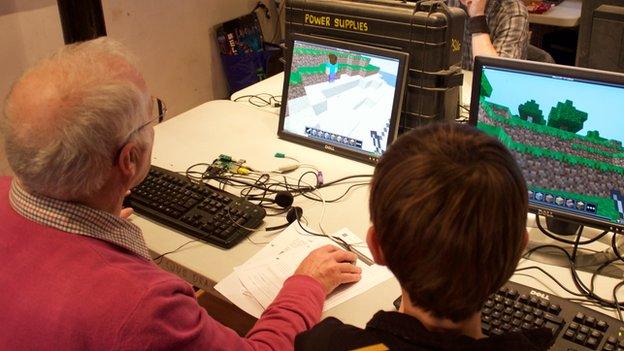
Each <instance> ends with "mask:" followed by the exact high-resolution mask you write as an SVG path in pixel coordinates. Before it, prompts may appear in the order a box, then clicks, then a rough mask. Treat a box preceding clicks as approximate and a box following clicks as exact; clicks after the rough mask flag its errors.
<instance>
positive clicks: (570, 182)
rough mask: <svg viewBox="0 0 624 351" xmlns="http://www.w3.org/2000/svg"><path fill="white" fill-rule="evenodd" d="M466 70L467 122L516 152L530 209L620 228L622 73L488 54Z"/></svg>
mask: <svg viewBox="0 0 624 351" xmlns="http://www.w3.org/2000/svg"><path fill="white" fill-rule="evenodd" d="M473 74H474V77H473V83H472V84H473V86H472V98H471V106H470V123H472V124H475V125H476V126H477V127H478V128H479V129H480V130H482V131H484V132H486V133H487V134H490V135H493V136H495V137H497V138H498V139H499V140H500V141H502V142H503V144H505V145H506V146H507V147H508V148H509V150H510V151H511V152H512V154H513V155H514V156H515V158H516V160H517V161H518V164H519V165H520V168H521V169H522V171H523V174H524V177H525V179H526V182H527V187H528V191H529V208H530V210H531V211H533V212H535V213H537V214H538V215H542V216H546V217H547V218H555V219H562V220H565V221H572V222H576V223H580V224H582V225H584V226H590V227H594V228H599V229H603V230H608V231H611V232H614V233H624V147H623V145H622V140H623V139H624V121H622V118H621V117H622V115H624V75H622V74H619V73H613V72H604V71H596V70H590V69H585V68H578V67H570V66H560V65H552V64H544V63H537V62H528V61H519V60H510V59H501V58H489V57H477V59H476V60H475V66H474V73H473ZM588 262H594V263H598V262H596V261H595V260H589V261H588Z"/></svg>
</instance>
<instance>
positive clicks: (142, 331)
mask: <svg viewBox="0 0 624 351" xmlns="http://www.w3.org/2000/svg"><path fill="white" fill-rule="evenodd" d="M9 184H10V179H9V178H0V258H1V260H0V350H200V349H201V350H290V349H293V343H294V339H295V335H297V333H299V332H301V331H304V330H307V329H309V328H310V327H312V326H313V325H314V324H316V323H317V322H318V321H319V319H320V316H321V310H322V306H323V302H324V299H325V294H324V292H323V289H322V288H321V285H320V284H319V283H318V282H317V281H316V280H314V279H312V278H310V277H307V276H294V277H291V278H290V279H288V280H287V281H286V282H285V283H284V287H283V288H282V290H281V292H280V294H279V295H278V297H277V298H276V299H275V301H274V302H273V304H272V305H271V306H269V308H267V310H266V311H265V312H264V314H263V315H262V317H261V318H260V320H258V322H257V323H256V325H255V326H254V327H253V329H252V330H251V331H250V332H249V334H248V335H247V337H246V338H241V337H239V336H238V335H237V334H236V333H235V332H234V331H232V330H231V329H229V328H227V327H225V326H223V325H221V324H219V323H218V322H216V321H215V320H213V319H212V318H210V316H209V315H208V314H207V313H206V311H205V310H204V309H203V308H201V307H200V306H199V305H198V304H197V301H196V300H195V297H194V295H193V290H192V288H191V286H190V285H189V284H188V283H186V282H184V281H183V280H181V279H180V278H178V277H177V276H175V275H173V274H170V273H168V272H165V271H163V270H162V269H160V268H159V267H158V266H156V265H155V264H153V263H152V262H149V261H146V260H145V259H143V258H141V257H138V256H136V255H133V254H131V253H129V252H128V251H126V250H125V249H122V248H119V247H117V246H115V245H113V244H109V243H107V242H104V241H100V240H97V239H93V238H89V237H85V236H80V235H76V234H71V233H65V232H62V231H59V230H56V229H53V228H49V227H45V226H43V225H40V224H36V223H33V222H31V221H29V220H27V219H25V218H23V217H21V216H20V215H18V214H17V213H16V212H15V211H13V209H12V208H11V206H10V205H9V202H8V189H9Z"/></svg>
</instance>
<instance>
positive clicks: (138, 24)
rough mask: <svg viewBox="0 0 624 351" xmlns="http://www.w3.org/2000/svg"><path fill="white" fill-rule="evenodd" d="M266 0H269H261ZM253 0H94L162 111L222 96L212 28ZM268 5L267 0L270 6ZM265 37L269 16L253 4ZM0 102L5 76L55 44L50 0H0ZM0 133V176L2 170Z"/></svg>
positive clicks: (59, 38)
mask: <svg viewBox="0 0 624 351" xmlns="http://www.w3.org/2000/svg"><path fill="white" fill-rule="evenodd" d="M263 1H264V2H265V3H266V4H270V3H272V1H268V0H263ZM256 2H257V1H256V0H102V7H103V9H104V19H105V22H106V29H107V32H108V35H109V36H110V37H112V38H115V39H117V40H119V41H121V42H122V43H124V44H125V45H126V46H127V47H129V48H130V50H131V51H132V52H133V53H134V54H135V55H136V56H137V57H138V58H139V64H140V66H141V71H142V72H143V74H144V76H145V78H146V80H147V83H148V86H149V87H150V88H151V90H152V94H153V95H156V96H158V97H161V98H162V99H163V100H164V101H165V103H166V104H167V108H168V110H169V113H168V115H169V117H171V116H175V115H177V114H179V113H180V112H183V111H186V110H188V109H190V108H192V107H193V106H196V105H198V104H200V103H202V102H205V101H209V100H214V99H220V98H225V97H226V94H227V82H226V80H225V77H224V74H223V69H222V68H221V61H220V58H219V50H218V46H217V43H216V37H215V35H216V34H215V31H216V26H217V25H218V24H219V23H222V22H224V21H227V20H229V19H232V18H235V17H238V16H241V15H243V14H246V13H248V12H249V11H251V9H253V7H254V6H255V4H256ZM270 7H271V6H270ZM258 17H259V18H260V20H261V24H262V26H263V32H264V35H265V37H266V38H272V37H273V34H274V32H273V30H274V23H273V22H274V20H275V18H276V13H275V8H273V7H271V19H270V20H267V19H266V18H265V17H264V13H263V12H261V11H259V12H258ZM0 45H1V47H2V49H1V50H0V63H1V64H0V109H2V108H3V105H4V104H3V103H4V99H5V97H6V94H7V93H8V91H9V89H10V85H11V83H12V82H13V81H14V80H15V79H16V78H17V77H18V76H19V75H20V74H21V73H22V72H23V71H24V70H25V69H26V68H27V67H28V66H30V65H31V64H32V63H34V62H36V61H37V60H38V59H39V58H41V57H43V56H45V55H47V54H48V53H50V52H51V51H54V49H56V48H58V47H60V46H61V45H63V34H62V29H61V26H60V19H59V15H58V8H57V6H56V0H0ZM2 144H3V141H2V138H1V136H0V175H3V174H8V173H9V169H8V166H7V164H6V160H5V157H4V152H3V149H2V146H1V145H2Z"/></svg>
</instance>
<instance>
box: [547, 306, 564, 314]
mask: <svg viewBox="0 0 624 351" xmlns="http://www.w3.org/2000/svg"><path fill="white" fill-rule="evenodd" d="M548 312H550V313H552V314H554V315H558V314H559V312H561V307H560V306H559V305H556V304H551V305H550V307H549V308H548Z"/></svg>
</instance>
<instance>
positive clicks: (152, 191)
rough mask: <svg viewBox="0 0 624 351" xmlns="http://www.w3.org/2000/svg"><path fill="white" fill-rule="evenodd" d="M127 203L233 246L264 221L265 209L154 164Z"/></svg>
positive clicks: (166, 222)
mask: <svg viewBox="0 0 624 351" xmlns="http://www.w3.org/2000/svg"><path fill="white" fill-rule="evenodd" d="M124 205H125V206H127V207H132V208H133V209H134V210H135V212H137V213H138V214H140V215H143V216H145V217H148V218H150V219H153V220H155V221H156V222H158V223H161V224H164V225H166V226H168V227H171V228H174V229H177V230H179V231H181V232H183V233H184V234H188V235H191V236H193V237H195V238H198V239H201V240H204V241H206V242H208V243H211V244H214V245H217V246H220V247H223V248H230V247H232V246H234V245H236V244H237V243H238V242H240V241H241V240H242V239H243V238H245V237H246V236H247V235H249V234H250V233H251V232H252V229H253V228H257V227H258V226H260V224H262V220H263V218H264V217H265V215H266V211H265V210H264V209H263V208H262V207H260V206H258V205H255V204H252V203H251V202H249V201H246V200H244V199H242V198H240V197H238V196H236V195H233V194H230V193H228V192H226V191H223V190H220V189H217V188H215V187H212V186H209V185H204V184H196V183H193V182H191V180H190V179H188V178H186V177H185V176H183V175H181V174H178V173H175V172H171V171H169V170H166V169H163V168H160V167H156V166H152V167H151V168H150V171H149V174H148V176H147V177H146V178H145V180H144V181H143V182H142V183H141V184H139V185H138V186H136V187H135V188H134V189H132V191H131V193H130V195H129V196H127V197H126V199H125V201H124Z"/></svg>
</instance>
